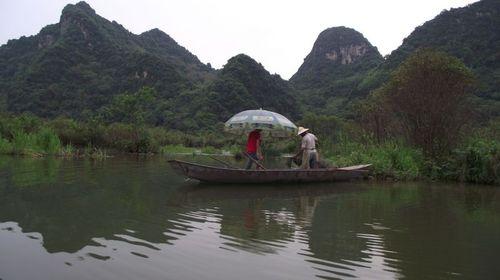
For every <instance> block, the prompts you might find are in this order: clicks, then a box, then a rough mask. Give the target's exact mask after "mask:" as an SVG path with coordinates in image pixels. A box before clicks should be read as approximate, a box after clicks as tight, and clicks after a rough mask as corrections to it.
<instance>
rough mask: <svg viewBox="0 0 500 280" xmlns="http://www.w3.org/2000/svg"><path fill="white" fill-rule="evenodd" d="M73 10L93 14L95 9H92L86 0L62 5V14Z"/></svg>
mask: <svg viewBox="0 0 500 280" xmlns="http://www.w3.org/2000/svg"><path fill="white" fill-rule="evenodd" d="M70 11H72V12H75V11H80V12H84V13H86V14H91V15H93V14H95V10H94V9H92V7H90V5H89V4H87V2H85V1H80V2H78V3H76V4H68V5H66V6H65V7H64V9H63V14H64V13H67V12H70Z"/></svg>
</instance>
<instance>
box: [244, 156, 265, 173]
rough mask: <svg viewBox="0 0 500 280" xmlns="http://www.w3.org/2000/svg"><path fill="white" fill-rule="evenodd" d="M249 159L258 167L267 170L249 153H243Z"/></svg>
mask: <svg viewBox="0 0 500 280" xmlns="http://www.w3.org/2000/svg"><path fill="white" fill-rule="evenodd" d="M243 154H244V155H245V156H246V157H247V158H249V159H250V160H251V161H253V162H254V163H255V164H257V166H258V167H260V168H262V169H264V170H265V169H266V168H265V167H264V165H262V164H261V163H260V162H258V161H256V160H255V159H254V158H253V157H251V156H250V155H249V154H248V153H246V152H245V153H243Z"/></svg>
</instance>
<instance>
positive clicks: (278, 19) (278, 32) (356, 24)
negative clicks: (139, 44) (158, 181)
mask: <svg viewBox="0 0 500 280" xmlns="http://www.w3.org/2000/svg"><path fill="white" fill-rule="evenodd" d="M76 2H78V1H68V0H44V1H40V0H0V45H3V44H5V43H6V42H7V41H8V40H9V39H17V38H19V37H20V36H23V35H25V36H29V35H35V34H37V33H38V32H39V31H40V29H41V28H42V27H44V26H45V25H48V24H51V23H57V22H58V21H59V17H60V14H61V11H62V9H63V7H64V6H65V5H66V4H68V3H76ZM86 2H87V3H89V4H90V6H92V8H93V9H94V10H96V12H97V14H99V15H100V16H102V17H105V18H107V19H108V20H115V21H117V22H118V23H120V24H122V25H123V26H124V27H125V28H127V29H128V30H130V31H131V32H133V33H135V34H139V33H142V32H144V31H147V30H150V29H153V28H159V29H161V30H163V31H164V32H166V33H167V34H169V35H170V36H171V37H172V38H174V39H175V40H176V41H177V42H178V43H179V44H180V45H182V46H184V47H186V48H187V49H188V50H189V51H190V52H192V53H193V54H195V55H196V56H198V58H199V59H200V60H201V61H202V62H204V63H208V62H210V63H211V64H212V67H215V68H220V67H222V66H223V65H224V64H225V63H226V62H227V60H228V59H229V58H231V57H232V56H234V55H237V54H239V53H245V54H248V55H250V56H251V57H253V58H254V59H255V60H257V61H258V62H260V63H262V64H263V65H264V67H265V68H266V69H267V70H268V71H269V72H271V73H278V74H280V75H281V76H282V77H283V78H285V79H288V78H290V77H291V76H292V75H293V74H294V73H295V72H296V71H297V69H298V68H299V66H300V65H301V63H302V61H303V59H304V58H305V56H306V55H307V54H308V53H309V52H310V51H311V48H312V46H313V43H314V41H315V40H316V38H317V36H318V34H319V33H320V32H321V31H323V30H324V29H326V28H329V27H333V26H347V27H351V28H354V29H356V30H357V31H359V32H361V33H362V34H363V35H364V36H365V37H366V38H367V39H368V40H369V41H370V42H371V43H372V44H373V45H374V46H376V47H377V48H378V50H379V51H380V52H381V53H382V55H387V54H390V53H391V51H393V50H394V49H396V48H397V47H398V46H399V45H400V44H401V43H402V41H403V39H404V38H405V37H407V36H408V35H409V34H410V33H411V32H412V31H413V30H414V29H415V27H417V26H419V25H421V24H423V23H424V22H426V21H428V20H431V19H432V18H434V17H435V16H436V15H438V14H439V13H440V12H441V11H442V10H445V9H450V8H456V7H463V6H466V5H467V4H470V3H473V2H476V1H475V0H419V1H408V0H376V1H375V0H364V1H361V0H309V1H294V0H247V1H239V0H217V1H215V0H213V1H210V0H141V1H125V0H100V1H99V0H87V1H86Z"/></svg>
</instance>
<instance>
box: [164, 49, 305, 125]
mask: <svg viewBox="0 0 500 280" xmlns="http://www.w3.org/2000/svg"><path fill="white" fill-rule="evenodd" d="M293 92H294V91H293V89H292V88H291V87H290V85H289V84H288V83H287V82H286V81H284V80H283V79H281V77H280V76H279V75H276V74H275V75H271V74H270V73H269V72H268V71H267V70H266V69H264V67H263V66H262V64H260V63H258V62H256V61H255V60H254V59H252V58H251V57H249V56H247V55H245V54H239V55H237V56H235V57H232V58H231V59H229V60H228V62H227V64H226V65H224V67H223V68H222V69H221V70H220V71H219V73H218V75H217V77H216V78H215V79H214V80H213V81H211V82H208V83H206V84H204V85H200V86H199V87H198V88H197V89H195V90H192V91H186V92H183V93H181V94H180V95H179V96H178V98H176V99H175V102H174V103H173V104H175V105H174V106H173V108H172V110H171V111H172V112H176V114H175V115H173V116H171V118H169V123H168V126H170V127H173V128H177V129H180V130H190V129H203V128H205V127H209V126H210V125H212V124H214V123H217V122H224V121H226V120H227V119H228V118H230V117H231V116H232V115H233V114H235V113H237V112H239V111H242V110H248V109H257V108H264V109H266V110H271V111H276V112H280V113H282V114H284V115H285V116H287V117H290V118H291V119H293V120H298V119H299V118H300V116H301V111H300V108H299V106H298V103H297V101H296V99H295V97H294V94H293Z"/></svg>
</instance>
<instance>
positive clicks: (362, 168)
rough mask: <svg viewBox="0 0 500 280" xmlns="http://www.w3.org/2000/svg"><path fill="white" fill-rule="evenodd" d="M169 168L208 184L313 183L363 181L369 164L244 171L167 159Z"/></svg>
mask: <svg viewBox="0 0 500 280" xmlns="http://www.w3.org/2000/svg"><path fill="white" fill-rule="evenodd" d="M169 163H170V165H171V166H172V168H173V169H174V170H175V171H176V172H177V173H179V174H181V175H184V176H186V177H188V178H191V179H196V180H199V181H202V182H210V183H238V184H259V183H312V182H333V181H349V180H353V179H362V178H365V177H367V176H368V172H369V170H368V168H369V166H370V165H369V164H368V165H358V166H350V167H345V168H321V169H307V170H306V169H266V170H245V169H235V168H223V167H214V166H208V165H200V164H195V163H190V162H185V161H179V160H169Z"/></svg>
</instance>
